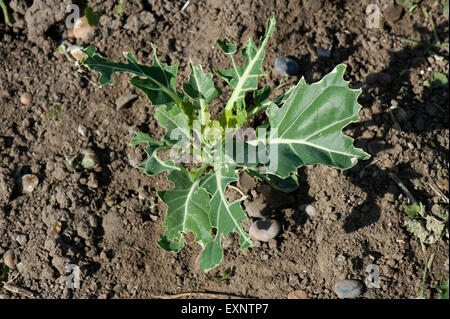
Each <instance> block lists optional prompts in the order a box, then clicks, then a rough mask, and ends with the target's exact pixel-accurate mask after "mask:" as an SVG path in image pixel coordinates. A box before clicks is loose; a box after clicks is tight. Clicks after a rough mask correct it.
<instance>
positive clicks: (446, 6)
mask: <svg viewBox="0 0 450 319" xmlns="http://www.w3.org/2000/svg"><path fill="white" fill-rule="evenodd" d="M444 13H445V14H447V15H448V0H447V1H445V3H444ZM447 285H448V282H447Z"/></svg>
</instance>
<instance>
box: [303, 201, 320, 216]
mask: <svg viewBox="0 0 450 319" xmlns="http://www.w3.org/2000/svg"><path fill="white" fill-rule="evenodd" d="M300 210H301V211H302V212H304V213H306V214H307V215H308V216H309V217H311V218H314V217H317V215H318V212H317V209H316V207H314V205H311V204H303V205H301V206H300Z"/></svg>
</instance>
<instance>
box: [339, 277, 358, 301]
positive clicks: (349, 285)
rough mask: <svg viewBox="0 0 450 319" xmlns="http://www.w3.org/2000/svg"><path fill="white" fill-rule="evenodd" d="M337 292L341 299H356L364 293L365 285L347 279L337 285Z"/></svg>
mask: <svg viewBox="0 0 450 319" xmlns="http://www.w3.org/2000/svg"><path fill="white" fill-rule="evenodd" d="M335 291H336V293H337V295H338V297H339V298H343V299H345V298H356V297H358V296H359V295H361V294H362V293H363V285H362V283H361V282H359V281H357V280H351V279H345V280H341V281H338V282H337V283H336V285H335Z"/></svg>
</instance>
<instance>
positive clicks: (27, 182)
mask: <svg viewBox="0 0 450 319" xmlns="http://www.w3.org/2000/svg"><path fill="white" fill-rule="evenodd" d="M38 184H39V179H38V178H37V176H36V175H33V174H26V175H23V176H22V192H24V193H26V194H30V193H32V192H33V191H34V189H35V188H36V186H38Z"/></svg>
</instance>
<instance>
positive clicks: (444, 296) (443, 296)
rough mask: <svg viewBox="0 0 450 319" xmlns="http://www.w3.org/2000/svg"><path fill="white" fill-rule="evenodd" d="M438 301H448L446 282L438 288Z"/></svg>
mask: <svg viewBox="0 0 450 319" xmlns="http://www.w3.org/2000/svg"><path fill="white" fill-rule="evenodd" d="M439 291H440V294H439V297H438V298H439V299H449V296H448V280H447V281H446V282H444V283H443V284H442V285H441V286H440V287H439Z"/></svg>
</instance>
